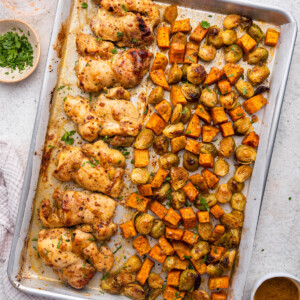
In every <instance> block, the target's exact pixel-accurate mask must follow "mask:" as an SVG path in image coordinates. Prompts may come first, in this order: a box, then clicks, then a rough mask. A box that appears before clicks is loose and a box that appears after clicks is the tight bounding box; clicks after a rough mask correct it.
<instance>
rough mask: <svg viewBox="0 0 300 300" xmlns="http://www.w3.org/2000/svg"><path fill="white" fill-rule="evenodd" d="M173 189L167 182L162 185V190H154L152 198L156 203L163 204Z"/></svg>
mask: <svg viewBox="0 0 300 300" xmlns="http://www.w3.org/2000/svg"><path fill="white" fill-rule="evenodd" d="M170 189H171V185H170V184H169V183H168V182H165V183H163V184H162V185H161V187H160V188H157V189H153V190H152V193H153V195H152V198H153V199H155V200H156V201H159V202H162V201H164V200H166V199H167V198H168V193H169V192H168V191H169V190H170Z"/></svg>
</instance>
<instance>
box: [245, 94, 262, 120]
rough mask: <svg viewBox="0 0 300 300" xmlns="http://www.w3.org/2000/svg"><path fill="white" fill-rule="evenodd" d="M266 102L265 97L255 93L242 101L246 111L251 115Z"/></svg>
mask: <svg viewBox="0 0 300 300" xmlns="http://www.w3.org/2000/svg"><path fill="white" fill-rule="evenodd" d="M266 104H267V99H266V98H265V97H264V96H263V95H262V94H259V95H256V96H254V97H252V98H250V99H248V100H246V101H245V102H244V103H243V106H244V108H245V110H246V112H247V113H248V114H249V115H252V114H254V113H256V112H257V111H259V110H260V109H261V108H262V107H263V106H264V105H266Z"/></svg>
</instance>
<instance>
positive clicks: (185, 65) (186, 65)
mask: <svg viewBox="0 0 300 300" xmlns="http://www.w3.org/2000/svg"><path fill="white" fill-rule="evenodd" d="M188 67H189V64H183V65H182V68H181V70H182V78H181V80H187V68H188Z"/></svg>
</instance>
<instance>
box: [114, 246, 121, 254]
mask: <svg viewBox="0 0 300 300" xmlns="http://www.w3.org/2000/svg"><path fill="white" fill-rule="evenodd" d="M121 248H122V246H119V247H118V248H117V249H116V250H115V251H114V252H113V254H116V253H117V252H118V251H119V250H120V249H121Z"/></svg>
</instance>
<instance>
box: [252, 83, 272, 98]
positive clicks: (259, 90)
mask: <svg viewBox="0 0 300 300" xmlns="http://www.w3.org/2000/svg"><path fill="white" fill-rule="evenodd" d="M269 90H270V88H268V87H267V86H264V85H261V86H259V87H257V88H256V89H255V91H254V95H253V96H256V95H259V94H262V93H264V92H268V91H269Z"/></svg>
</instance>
